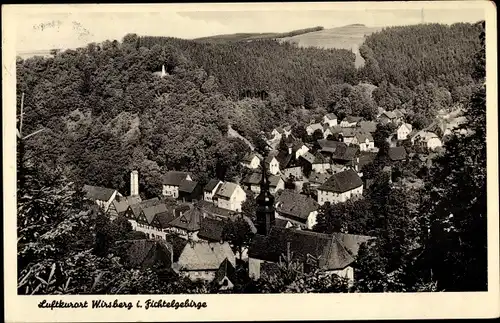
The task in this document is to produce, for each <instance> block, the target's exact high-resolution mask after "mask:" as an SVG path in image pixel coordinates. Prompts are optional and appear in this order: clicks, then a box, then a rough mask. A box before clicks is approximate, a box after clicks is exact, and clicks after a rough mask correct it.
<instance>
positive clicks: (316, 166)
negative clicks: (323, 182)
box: [312, 154, 331, 174]
mask: <svg viewBox="0 0 500 323" xmlns="http://www.w3.org/2000/svg"><path fill="white" fill-rule="evenodd" d="M330 168H331V165H330V162H329V161H328V159H326V158H325V157H324V156H323V155H321V154H316V156H314V161H313V162H312V171H313V172H316V173H323V174H324V173H326V172H328V171H329V170H330Z"/></svg>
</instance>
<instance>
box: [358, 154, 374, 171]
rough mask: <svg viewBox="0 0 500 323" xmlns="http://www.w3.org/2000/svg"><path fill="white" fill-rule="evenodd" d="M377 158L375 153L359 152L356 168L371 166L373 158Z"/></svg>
mask: <svg viewBox="0 0 500 323" xmlns="http://www.w3.org/2000/svg"><path fill="white" fill-rule="evenodd" d="M376 156H377V153H372V152H365V151H363V152H361V153H360V155H359V162H358V166H359V168H360V169H361V168H362V167H364V166H366V165H368V164H371V163H372V162H373V161H374V160H375V157H376Z"/></svg>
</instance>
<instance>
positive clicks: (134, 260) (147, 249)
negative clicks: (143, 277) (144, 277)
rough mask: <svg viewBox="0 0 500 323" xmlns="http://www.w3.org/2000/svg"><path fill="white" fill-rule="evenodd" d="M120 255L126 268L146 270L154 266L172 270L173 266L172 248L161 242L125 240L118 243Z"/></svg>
mask: <svg viewBox="0 0 500 323" xmlns="http://www.w3.org/2000/svg"><path fill="white" fill-rule="evenodd" d="M116 245H117V249H118V250H119V251H118V252H119V254H120V255H123V256H122V260H123V262H124V264H125V266H126V267H129V268H136V269H146V268H151V267H153V266H158V267H161V268H165V269H167V268H171V267H172V264H173V250H172V246H171V245H170V244H168V243H167V242H166V241H161V240H149V239H140V240H125V241H117V242H116Z"/></svg>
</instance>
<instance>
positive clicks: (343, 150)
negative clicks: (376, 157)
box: [331, 145, 360, 166]
mask: <svg viewBox="0 0 500 323" xmlns="http://www.w3.org/2000/svg"><path fill="white" fill-rule="evenodd" d="M359 153H360V150H359V147H347V146H345V145H344V146H339V147H338V148H337V149H336V150H335V152H334V153H333V154H332V156H331V163H332V164H337V165H343V166H354V165H355V163H356V158H357V156H358V155H359Z"/></svg>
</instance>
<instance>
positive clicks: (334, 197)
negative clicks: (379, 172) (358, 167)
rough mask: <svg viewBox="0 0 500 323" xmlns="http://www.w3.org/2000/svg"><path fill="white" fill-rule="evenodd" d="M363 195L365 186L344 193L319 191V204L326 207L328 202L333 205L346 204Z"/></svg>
mask: <svg viewBox="0 0 500 323" xmlns="http://www.w3.org/2000/svg"><path fill="white" fill-rule="evenodd" d="M362 194H363V185H361V186H359V187H357V188H355V189H353V190H350V191H347V192H344V193H334V192H330V191H323V190H320V189H318V204H319V205H324V204H325V203H326V202H330V203H332V204H334V203H340V202H345V201H347V200H349V199H351V198H353V197H355V196H361V195H362Z"/></svg>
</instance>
